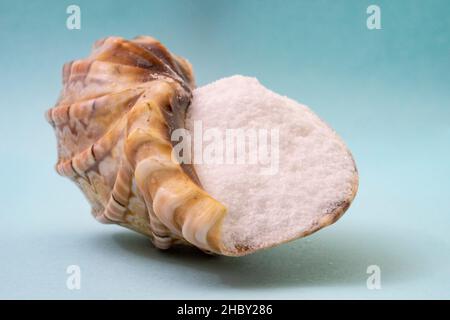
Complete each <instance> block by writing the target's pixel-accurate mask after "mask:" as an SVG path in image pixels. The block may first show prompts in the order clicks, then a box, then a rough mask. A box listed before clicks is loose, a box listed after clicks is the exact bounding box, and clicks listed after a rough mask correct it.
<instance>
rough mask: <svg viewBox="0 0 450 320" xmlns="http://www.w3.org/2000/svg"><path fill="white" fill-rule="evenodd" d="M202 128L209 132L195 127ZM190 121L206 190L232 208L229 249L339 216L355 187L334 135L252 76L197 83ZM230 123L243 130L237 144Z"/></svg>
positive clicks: (279, 239) (270, 241) (348, 159)
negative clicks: (202, 83) (201, 150)
mask: <svg viewBox="0 0 450 320" xmlns="http://www.w3.org/2000/svg"><path fill="white" fill-rule="evenodd" d="M199 123H200V124H201V126H200V125H199ZM200 127H201V130H202V133H203V134H204V135H202V134H198V132H197V133H196V132H195V130H198V128H200ZM186 128H187V129H188V130H189V131H190V132H191V133H192V137H193V139H194V141H193V144H194V145H196V144H198V143H199V142H200V141H198V140H199V139H202V140H203V141H201V142H202V145H203V152H198V150H195V152H193V157H194V164H195V169H196V171H197V174H198V176H199V178H200V181H201V183H202V185H203V187H204V189H205V190H206V191H207V192H208V193H210V194H211V195H212V196H213V197H215V198H216V199H217V200H219V201H221V202H222V203H223V204H225V205H226V206H227V207H228V214H227V216H226V217H225V219H224V221H223V225H222V230H221V237H222V241H223V243H224V246H225V250H226V251H227V252H228V253H230V254H233V255H240V254H246V253H249V252H252V251H254V250H257V249H261V248H266V247H271V246H274V245H276V244H279V243H283V242H286V241H289V240H293V239H296V238H299V237H303V236H306V235H308V234H311V233H312V232H314V231H317V230H318V229H320V228H322V227H324V226H327V225H329V224H331V223H333V222H335V221H336V220H337V219H338V218H339V217H340V216H341V215H342V214H343V213H344V212H345V210H346V209H347V208H348V207H349V205H350V203H351V201H352V200H353V198H354V196H355V194H356V190H357V187H358V174H357V170H356V167H355V163H354V161H353V159H352V156H351V154H350V152H349V150H348V149H347V148H346V146H345V145H344V143H343V141H342V140H341V139H340V138H339V137H338V136H337V134H336V133H335V132H334V131H333V130H332V129H331V128H330V127H329V126H328V125H327V124H326V123H324V122H323V121H322V120H321V119H319V117H318V116H316V115H315V114H314V113H313V112H312V111H311V110H310V109H309V108H308V107H306V106H304V105H301V104H299V103H297V102H295V101H293V100H291V99H289V98H287V97H283V96H280V95H278V94H276V93H274V92H272V91H270V90H268V89H266V88H265V87H264V86H262V85H261V84H260V83H259V82H258V80H256V79H255V78H249V77H243V76H232V77H229V78H225V79H221V80H218V81H216V82H213V83H211V84H208V85H206V86H204V87H201V88H198V89H196V90H195V91H194V99H193V102H192V104H191V106H190V107H189V112H188V114H187V118H186ZM227 130H228V132H233V133H234V134H235V133H240V134H241V135H242V132H243V133H244V138H243V140H242V139H241V140H240V144H239V143H238V141H239V140H238V139H239V138H238V135H236V136H234V138H235V139H234V138H233V139H231V138H230V139H229V140H226V139H227ZM208 131H209V132H208ZM264 132H265V133H266V134H263V133H264ZM207 136H208V137H207ZM229 136H230V135H229ZM229 136H228V137H229ZM231 137H233V136H231ZM255 137H256V144H255ZM213 138H214V139H213ZM220 139H222V140H223V141H222V142H220ZM207 140H208V141H209V145H208V141H207ZM227 141H228V142H227ZM233 141H234V145H233V143H231V142H233ZM242 142H244V147H242ZM212 144H214V146H212ZM207 150H209V151H208V154H209V155H211V154H212V155H213V157H211V156H210V157H208V154H205V153H206V152H207ZM211 150H214V151H213V152H212V153H211ZM221 150H223V152H222V151H221ZM239 152H240V153H239ZM227 155H231V156H232V155H234V156H235V158H234V159H235V161H231V160H233V158H232V157H231V156H230V157H228V158H227ZM238 155H239V156H238ZM242 155H244V156H242ZM239 157H240V158H239ZM210 158H212V159H214V160H213V161H211V159H210ZM221 159H222V160H221ZM255 159H256V160H255Z"/></svg>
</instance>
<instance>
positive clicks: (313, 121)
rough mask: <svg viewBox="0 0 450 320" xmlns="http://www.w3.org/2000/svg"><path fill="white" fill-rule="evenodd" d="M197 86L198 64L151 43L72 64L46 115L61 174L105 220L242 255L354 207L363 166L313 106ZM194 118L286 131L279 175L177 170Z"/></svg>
mask: <svg viewBox="0 0 450 320" xmlns="http://www.w3.org/2000/svg"><path fill="white" fill-rule="evenodd" d="M194 88H195V84H194V76H193V72H192V67H191V65H190V64H189V62H187V61H186V60H185V59H183V58H182V57H179V56H176V55H174V54H171V53H170V52H169V51H168V50H167V49H166V48H165V47H164V46H163V45H162V44H161V43H160V42H158V41H157V40H155V39H153V38H151V37H147V36H141V37H137V38H135V39H133V40H125V39H123V38H119V37H109V38H106V39H103V40H100V41H97V42H96V43H95V44H94V47H93V51H92V53H91V55H90V56H89V57H88V58H86V59H83V60H77V61H74V62H71V63H68V64H66V65H64V67H63V89H62V92H61V95H60V97H59V99H58V101H57V103H56V106H55V107H54V108H52V109H50V110H48V111H47V113H46V118H47V120H48V122H49V123H50V124H51V125H52V126H53V128H54V130H55V133H56V138H57V148H58V161H57V164H56V171H57V172H58V173H59V174H60V175H62V176H65V177H68V178H69V179H71V180H72V181H73V182H75V184H77V185H78V187H79V188H80V189H81V191H82V192H83V193H84V194H85V195H86V197H87V199H88V201H89V202H90V204H91V206H92V214H93V216H94V217H95V218H96V219H97V220H98V221H100V222H102V223H114V224H119V225H121V226H124V227H127V228H129V229H132V230H134V231H137V232H139V233H141V234H144V235H146V236H148V237H149V238H150V239H151V240H152V242H153V244H154V245H155V246H156V247H158V248H160V249H168V248H169V247H171V246H172V245H175V244H188V245H193V246H196V247H198V248H200V249H201V250H203V251H205V252H209V253H217V254H222V255H229V256H240V255H245V254H249V253H252V252H254V251H256V250H260V249H264V248H269V247H272V246H275V245H278V244H281V243H284V242H287V241H290V240H293V239H297V238H300V237H304V236H307V235H309V234H311V233H313V232H315V231H317V230H319V229H321V228H323V227H325V226H327V225H330V224H332V223H333V222H335V221H336V220H337V219H339V218H340V217H341V216H342V214H343V213H344V212H345V211H346V210H347V208H348V207H349V206H350V203H351V202H352V200H353V198H354V197H355V194H356V191H357V187H358V174H357V170H356V166H355V163H354V161H353V158H352V156H351V153H350V152H349V150H348V149H347V148H346V146H345V145H344V143H343V142H342V140H341V139H340V138H339V137H338V136H337V135H336V134H335V132H334V131H333V130H332V129H331V128H330V127H328V125H326V124H325V123H324V122H323V121H321V120H320V119H319V118H318V117H317V116H316V115H315V114H314V113H313V112H312V111H311V110H309V109H308V108H307V107H306V106H303V105H300V104H298V103H296V102H295V101H292V100H290V99H288V98H286V97H281V96H279V95H277V94H275V93H273V92H271V91H269V90H267V89H266V88H264V87H263V86H262V85H260V84H259V83H258V82H257V81H256V80H255V79H251V78H246V77H240V76H237V77H231V78H227V79H223V80H219V81H217V82H215V83H213V84H210V85H207V86H205V87H202V88H199V89H196V90H195V91H194ZM193 92H194V99H193ZM188 107H189V112H188ZM274 107H277V108H274ZM196 119H200V120H204V122H205V124H206V125H213V126H216V127H224V128H225V127H227V125H228V124H233V123H234V124H241V125H242V124H245V126H247V127H249V128H250V127H251V126H253V125H254V124H255V123H257V124H258V123H259V124H264V125H271V126H279V127H281V128H282V129H283V130H284V131H283V132H284V133H283V132H282V134H281V138H282V140H281V145H280V150H281V151H283V152H284V153H283V154H282V157H284V158H283V159H282V163H281V164H280V166H281V171H282V172H281V174H280V175H279V176H277V177H272V178H270V179H269V178H267V179H265V178H264V179H259V178H257V177H256V176H254V175H253V176H252V174H253V171H252V170H253V169H251V168H248V171H246V170H247V169H244V170H241V169H240V171H239V170H237V169H236V168H237V167H235V168H233V169H232V170H230V169H229V168H226V167H225V166H211V165H201V164H200V165H197V164H196V165H195V167H194V165H192V164H179V163H178V162H177V161H173V159H172V151H173V150H174V144H173V143H172V142H171V139H170V137H171V134H172V132H173V131H174V130H176V129H178V128H185V127H186V128H187V129H189V130H191V129H192V128H191V127H192V123H193V121H194V120H196ZM268 119H270V121H269V120H268ZM185 121H186V124H185ZM244 168H246V167H244ZM247 174H248V176H246V175H247ZM199 177H200V178H199ZM204 186H205V187H204ZM241 211H242V212H241ZM297 211H298V212H297Z"/></svg>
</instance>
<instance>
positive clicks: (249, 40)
mask: <svg viewBox="0 0 450 320" xmlns="http://www.w3.org/2000/svg"><path fill="white" fill-rule="evenodd" d="M69 4H77V5H79V6H80V7H81V19H82V22H81V23H82V24H81V30H72V31H71V30H68V29H67V28H66V18H67V14H66V8H67V6H68V5H69ZM370 4H377V5H379V6H380V7H381V12H382V14H381V19H382V30H368V29H367V27H366V19H367V14H366V8H367V7H368V5H370ZM449 12H450V1H446V0H442V1H439V0H434V1H414V0H410V1H399V0H397V1H381V0H371V1H364V0H347V1H331V0H329V1H250V0H245V1H244V0H241V1H237V0H234V1H199V0H191V1H18V0H14V1H4V0H1V2H0V40H1V50H0V70H1V76H0V94H1V99H0V103H1V106H0V112H1V113H0V121H1V122H0V133H1V137H2V143H1V177H2V183H1V186H0V194H1V203H2V213H1V216H0V298H67V299H78V298H153V299H162V298H213V299H216V298H287V299H309V298H373V299H379V298H387V299H391V298H450V232H449V226H450V209H449V208H450V200H449V199H450V103H449V102H450V90H449V83H450V82H449V80H450V72H449V71H450V41H449V36H450V18H449ZM139 34H148V35H152V36H154V37H156V38H158V39H159V40H161V41H162V42H163V43H164V44H165V45H167V46H168V47H169V48H170V49H171V50H172V51H173V52H175V53H177V54H180V55H182V56H185V57H187V58H188V59H189V60H190V61H191V62H192V64H193V66H194V69H195V74H196V78H197V84H198V85H204V84H206V83H208V82H210V81H213V80H215V79H218V78H221V77H225V76H229V75H233V74H236V73H239V74H244V75H250V76H255V77H257V78H258V79H259V80H260V81H261V82H262V83H263V84H264V85H265V86H267V87H268V88H270V89H272V90H274V91H276V92H279V93H281V94H284V95H288V96H290V97H292V98H294V99H296V100H298V101H300V102H302V103H304V104H307V105H309V106H310V107H311V108H312V109H313V110H314V111H315V112H316V113H318V114H319V115H320V116H321V117H322V118H323V119H325V120H326V121H327V122H328V123H329V124H330V125H331V126H332V127H333V128H335V129H336V131H337V132H338V133H339V134H340V135H341V136H342V137H343V138H344V140H345V141H346V142H347V144H348V146H349V147H350V149H351V150H352V152H353V155H354V157H355V159H356V162H357V165H358V169H359V171H360V189H359V193H358V195H357V197H356V200H355V202H354V204H353V205H352V207H351V208H350V209H349V211H348V212H347V214H346V215H345V216H344V217H343V218H342V219H341V220H340V221H339V222H338V223H337V224H335V225H333V226H331V227H329V228H326V229H325V230H323V231H321V232H319V233H316V234H314V235H312V236H310V237H308V238H306V239H302V240H298V241H295V242H292V243H290V244H287V245H283V246H280V247H277V248H274V249H271V250H267V251H263V252H259V253H256V254H254V255H251V256H247V257H243V258H226V257H209V256H205V255H203V254H201V253H199V252H197V251H195V250H192V249H176V250H171V251H169V252H160V251H158V250H156V249H154V248H153V247H152V245H151V244H150V242H149V241H148V240H147V239H145V238H143V237H141V236H139V235H136V234H134V233H132V232H130V231H128V230H126V229H122V228H120V227H117V226H105V225H101V224H98V223H97V222H95V221H94V220H93V218H92V217H91V215H90V209H89V206H88V204H87V202H86V200H85V199H84V197H83V196H82V194H81V193H80V192H79V190H78V189H77V188H76V187H75V186H74V185H73V184H72V183H71V182H69V181H68V180H66V179H63V178H61V177H59V176H58V175H57V174H56V173H55V172H54V169H53V165H54V164H55V162H56V142H55V137H54V133H53V131H52V129H51V127H50V125H48V124H47V123H46V121H45V120H44V111H45V110H47V109H48V108H50V107H51V106H52V105H53V104H54V103H55V101H56V98H57V96H58V93H59V90H60V89H61V67H62V64H63V63H64V62H66V61H69V60H73V59H77V58H80V57H84V56H87V55H88V53H89V51H90V48H91V45H92V43H93V42H94V41H95V40H97V39H99V38H102V37H105V36H108V35H120V36H124V37H134V36H135V35H139ZM71 264H76V265H79V266H80V268H81V272H82V280H81V290H76V291H71V290H68V289H67V288H66V278H67V274H66V268H67V266H68V265H71ZM372 264H375V265H378V266H380V268H381V285H382V289H381V290H368V289H367V287H366V279H367V277H368V275H367V274H366V268H367V267H368V266H369V265H372Z"/></svg>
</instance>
